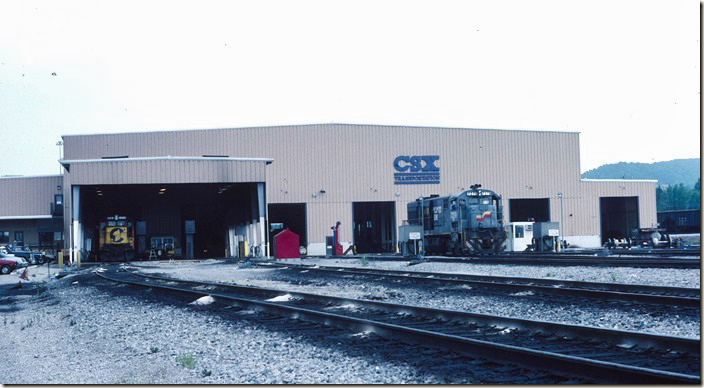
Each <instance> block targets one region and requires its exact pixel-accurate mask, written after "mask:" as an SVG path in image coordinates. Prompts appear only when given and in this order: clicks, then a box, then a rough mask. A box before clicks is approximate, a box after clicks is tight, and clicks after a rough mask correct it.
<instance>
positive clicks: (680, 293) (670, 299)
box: [258, 263, 701, 307]
mask: <svg viewBox="0 0 704 388" xmlns="http://www.w3.org/2000/svg"><path fill="white" fill-rule="evenodd" d="M258 265H259V266H261V267H275V268H290V269H294V270H298V271H314V272H321V273H326V274H333V275H338V276H341V275H345V274H353V275H359V276H367V277H369V276H379V277H384V278H391V279H397V280H399V279H400V280H404V281H413V282H422V283H428V282H441V283H454V284H460V285H469V286H472V287H476V288H478V289H499V290H505V291H508V292H533V293H536V294H547V295H559V296H570V297H580V298H598V299H608V300H621V301H625V302H636V303H649V304H658V305H667V306H682V307H699V306H700V305H701V298H700V294H701V290H700V289H698V288H681V287H664V286H648V285H639V284H620V283H597V282H580V281H570V280H558V279H538V278H520V277H508V276H485V275H468V274H456V273H439V272H419V271H393V270H381V269H369V268H358V267H331V266H314V265H310V264H309V265H306V264H300V265H295V264H294V265H292V264H279V263H259V264H258Z"/></svg>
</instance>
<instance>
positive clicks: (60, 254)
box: [59, 251, 64, 269]
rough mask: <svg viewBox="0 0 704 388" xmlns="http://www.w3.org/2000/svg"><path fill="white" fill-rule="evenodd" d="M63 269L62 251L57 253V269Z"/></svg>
mask: <svg viewBox="0 0 704 388" xmlns="http://www.w3.org/2000/svg"><path fill="white" fill-rule="evenodd" d="M63 268H64V251H59V269H63Z"/></svg>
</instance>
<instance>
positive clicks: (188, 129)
mask: <svg viewBox="0 0 704 388" xmlns="http://www.w3.org/2000/svg"><path fill="white" fill-rule="evenodd" d="M313 126H350V127H379V128H409V129H445V130H472V131H504V132H535V133H569V134H579V133H580V132H578V131H550V130H532V129H498V128H465V127H434V126H421V125H385V124H349V123H319V124H293V125H265V126H257V127H230V128H197V129H193V128H187V129H168V130H156V131H130V132H109V133H99V134H96V133H90V134H72V135H62V136H61V137H62V138H64V137H80V136H104V135H127V134H144V133H169V132H197V131H222V130H247V129H264V128H301V127H313Z"/></svg>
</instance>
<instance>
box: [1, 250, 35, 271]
mask: <svg viewBox="0 0 704 388" xmlns="http://www.w3.org/2000/svg"><path fill="white" fill-rule="evenodd" d="M5 252H7V251H6V250H4V249H2V247H0V259H3V260H12V261H15V262H16V263H17V268H20V267H28V266H29V262H28V261H27V260H26V259H25V258H24V257H19V256H15V255H10V254H7V253H5Z"/></svg>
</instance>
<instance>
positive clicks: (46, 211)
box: [0, 175, 62, 217]
mask: <svg viewBox="0 0 704 388" xmlns="http://www.w3.org/2000/svg"><path fill="white" fill-rule="evenodd" d="M61 185H62V179H61V175H53V176H44V177H21V178H20V177H18V178H0V217H12V216H40V215H43V216H46V215H51V208H50V206H51V205H50V203H51V202H53V201H54V194H61V192H59V191H57V189H56V186H61Z"/></svg>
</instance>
